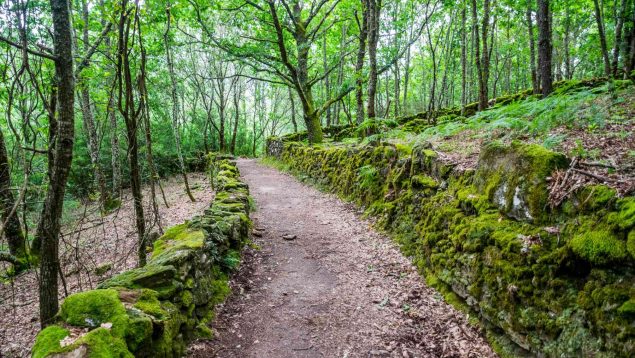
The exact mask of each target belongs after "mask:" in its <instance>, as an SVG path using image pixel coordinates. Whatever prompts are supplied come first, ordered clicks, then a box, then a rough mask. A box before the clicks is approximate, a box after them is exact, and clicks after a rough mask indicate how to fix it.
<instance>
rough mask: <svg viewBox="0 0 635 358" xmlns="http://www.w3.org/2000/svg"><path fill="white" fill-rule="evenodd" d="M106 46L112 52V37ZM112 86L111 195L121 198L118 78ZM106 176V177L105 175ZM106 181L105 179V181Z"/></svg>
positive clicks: (109, 110)
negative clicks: (116, 90) (116, 91)
mask: <svg viewBox="0 0 635 358" xmlns="http://www.w3.org/2000/svg"><path fill="white" fill-rule="evenodd" d="M99 5H100V6H101V8H102V9H106V7H105V4H104V0H100V1H99ZM101 26H102V27H106V17H105V16H102V18H101ZM104 45H105V47H106V48H107V49H108V51H111V50H112V48H111V43H110V36H106V38H105V39H104ZM109 69H110V70H111V72H113V73H114V72H115V70H116V69H115V68H114V66H112V65H110V66H109ZM111 82H112V84H111V85H110V88H111V89H110V91H109V94H108V104H107V105H106V118H107V119H108V123H109V125H110V152H111V154H110V160H111V163H110V164H111V169H112V192H111V195H112V196H114V197H116V198H119V197H120V196H121V160H120V156H119V132H118V129H117V116H116V114H115V106H116V105H117V104H116V103H115V94H114V90H115V88H116V86H117V78H116V76H114V75H113V76H112V80H111ZM104 176H105V175H104ZM104 180H105V179H104Z"/></svg>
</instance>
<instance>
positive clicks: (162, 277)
mask: <svg viewBox="0 0 635 358" xmlns="http://www.w3.org/2000/svg"><path fill="white" fill-rule="evenodd" d="M175 277H176V268H175V267H174V266H163V265H156V264H155V263H154V262H152V261H150V263H148V264H147V265H146V266H144V267H140V268H136V269H133V270H130V271H126V272H124V273H121V274H119V275H117V276H115V277H113V278H111V279H109V280H107V281H105V282H103V283H102V284H100V285H99V288H111V287H126V288H142V287H146V288H164V287H171V286H174V278H175Z"/></svg>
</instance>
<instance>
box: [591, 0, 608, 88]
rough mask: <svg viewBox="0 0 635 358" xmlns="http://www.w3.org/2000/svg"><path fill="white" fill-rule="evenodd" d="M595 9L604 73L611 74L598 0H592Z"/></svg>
mask: <svg viewBox="0 0 635 358" xmlns="http://www.w3.org/2000/svg"><path fill="white" fill-rule="evenodd" d="M593 5H594V9H595V21H596V23H597V25H598V34H599V36H600V49H601V50H602V58H603V59H604V74H605V75H606V76H607V77H610V76H611V62H610V60H609V50H608V45H607V44H606V32H605V31H604V19H603V18H602V9H601V8H600V3H599V2H598V0H593Z"/></svg>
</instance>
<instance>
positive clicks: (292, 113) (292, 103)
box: [254, 87, 298, 156]
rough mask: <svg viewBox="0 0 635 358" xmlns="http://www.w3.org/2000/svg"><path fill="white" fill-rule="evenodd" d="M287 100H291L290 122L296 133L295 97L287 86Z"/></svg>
mask: <svg viewBox="0 0 635 358" xmlns="http://www.w3.org/2000/svg"><path fill="white" fill-rule="evenodd" d="M289 102H291V123H292V124H293V133H298V122H297V120H296V119H295V99H294V98H293V91H292V90H291V87H289ZM254 135H255V134H254ZM254 156H255V154H254Z"/></svg>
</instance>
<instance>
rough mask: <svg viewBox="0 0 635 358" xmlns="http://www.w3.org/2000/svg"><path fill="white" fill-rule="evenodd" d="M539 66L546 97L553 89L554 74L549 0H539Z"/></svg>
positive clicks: (542, 91)
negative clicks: (552, 68)
mask: <svg viewBox="0 0 635 358" xmlns="http://www.w3.org/2000/svg"><path fill="white" fill-rule="evenodd" d="M536 14H537V19H538V65H539V66H538V67H539V68H540V83H541V85H542V90H541V93H542V96H543V97H546V96H548V95H549V94H550V93H551V92H552V91H553V74H552V70H551V55H552V53H553V49H552V46H551V21H550V17H551V14H550V11H549V0H538V11H537V13H536Z"/></svg>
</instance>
